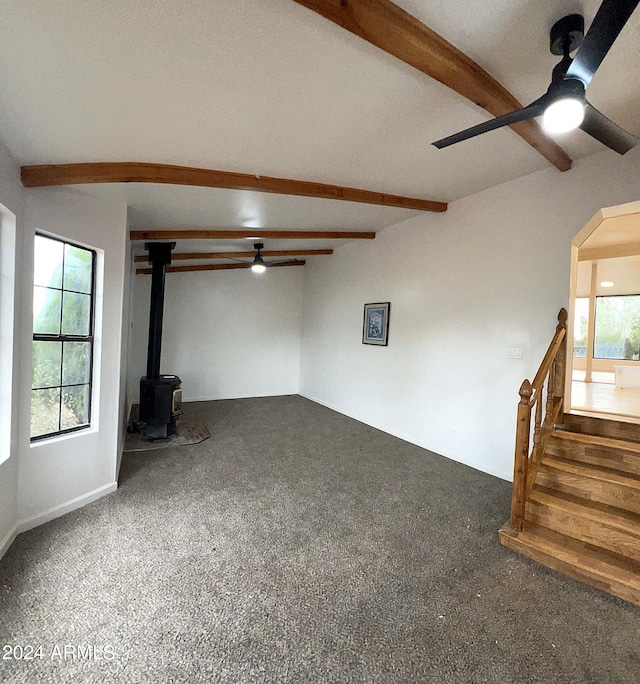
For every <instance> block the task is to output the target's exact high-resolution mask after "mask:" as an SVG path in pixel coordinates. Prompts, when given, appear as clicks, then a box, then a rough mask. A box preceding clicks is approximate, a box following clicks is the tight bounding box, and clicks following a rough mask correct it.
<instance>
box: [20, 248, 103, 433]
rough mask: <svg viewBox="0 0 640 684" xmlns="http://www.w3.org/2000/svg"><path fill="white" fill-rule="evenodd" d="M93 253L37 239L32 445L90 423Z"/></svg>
mask: <svg viewBox="0 0 640 684" xmlns="http://www.w3.org/2000/svg"><path fill="white" fill-rule="evenodd" d="M95 256H96V255H95V252H94V251H92V250H90V249H86V248H84V247H80V246H78V245H74V244H72V243H70V242H65V241H63V240H60V239H57V238H52V237H48V236H45V235H36V237H35V249H34V269H33V375H32V383H31V439H32V440H34V439H41V438H43V437H51V436H52V435H59V434H62V433H64V432H70V431H72V430H79V429H82V428H85V427H88V426H89V424H90V421H91V377H92V360H93V310H94V306H93V304H94V302H93V291H94V271H95Z"/></svg>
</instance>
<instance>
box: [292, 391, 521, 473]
mask: <svg viewBox="0 0 640 684" xmlns="http://www.w3.org/2000/svg"><path fill="white" fill-rule="evenodd" d="M300 396H301V397H304V398H305V399H309V401H313V402H315V403H316V404H320V405H321V406H326V407H327V408H328V409H331V410H332V411H336V413H341V414H342V415H343V416H347V418H353V420H357V421H358V422H359V423H364V425H368V426H369V427H372V428H375V429H376V430H380V432H385V433H386V434H388V435H391V436H392V437H397V438H398V439H401V440H403V441H404V442H409V444H415V445H416V446H419V447H420V448H421V449H426V450H427V451H431V452H432V453H434V454H438V455H439V456H444V458H448V459H449V460H450V461H455V462H456V463H462V464H463V465H466V466H468V467H469V468H473V469H474V470H479V471H481V472H483V473H487V475H493V477H497V478H498V479H500V480H506V481H507V482H510V481H511V478H510V477H505V475H504V473H500V472H498V471H492V470H491V469H489V468H486V467H483V468H480V467H479V466H478V464H477V463H472V462H470V461H465V460H463V459H461V458H457V457H456V456H453V455H451V454H445V453H442V452H441V451H439V450H438V449H434V448H433V447H431V446H430V445H428V444H425V443H422V442H418V441H416V440H415V439H414V438H412V437H410V436H409V435H405V434H404V433H401V432H391V431H390V430H385V429H383V428H381V427H380V426H379V425H374V424H373V423H370V422H369V421H367V420H364V419H363V418H362V417H360V416H357V415H355V414H352V413H347V412H346V411H344V410H342V409H340V408H338V407H337V406H334V405H333V404H330V403H329V402H327V401H323V400H322V399H318V398H317V397H314V396H311V395H310V394H304V393H303V392H300Z"/></svg>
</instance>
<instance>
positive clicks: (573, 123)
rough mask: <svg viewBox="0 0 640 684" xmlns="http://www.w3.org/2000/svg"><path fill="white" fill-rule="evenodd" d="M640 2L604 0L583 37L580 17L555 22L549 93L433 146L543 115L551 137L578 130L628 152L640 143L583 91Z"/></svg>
mask: <svg viewBox="0 0 640 684" xmlns="http://www.w3.org/2000/svg"><path fill="white" fill-rule="evenodd" d="M639 2H640V0H603V2H602V4H601V5H600V9H599V10H598V12H597V14H596V16H595V18H594V20H593V22H592V24H591V27H590V28H589V31H588V32H587V35H586V36H585V35H584V19H583V17H582V16H581V15H579V14H570V15H569V16H566V17H563V18H562V19H560V20H559V21H557V22H556V23H555V24H554V25H553V26H552V28H551V46H550V49H551V52H552V53H553V54H554V55H562V60H561V61H560V62H559V63H558V64H557V65H556V66H555V67H554V69H553V76H552V80H551V85H550V86H549V89H548V90H547V92H546V93H545V94H544V95H543V96H542V97H540V98H538V99H537V100H535V101H534V102H532V103H531V104H530V105H528V106H527V107H523V108H522V109H518V110H516V111H515V112H510V113H509V114H504V115H502V116H498V117H496V118H495V119H491V120H490V121H486V122H484V123H481V124H478V125H477V126H472V127H471V128H467V129H466V130H464V131H460V132H459V133H455V134H454V135H450V136H448V137H446V138H442V139H441V140H437V141H436V142H434V143H433V145H435V146H436V147H437V148H439V149H442V148H444V147H449V145H455V144H456V143H459V142H462V141H463V140H468V139H469V138H474V137H475V136H477V135H481V134H482V133H487V132H488V131H493V130H495V129H497V128H502V127H503V126H510V125H511V124H515V123H518V122H519V121H526V120H527V119H533V118H535V117H537V116H542V117H543V128H545V130H547V131H548V132H549V133H563V132H566V131H570V130H573V129H575V128H578V127H579V128H581V129H582V130H583V131H584V132H585V133H588V134H589V135H590V136H592V137H593V138H595V139H596V140H599V141H600V142H601V143H603V144H604V145H606V146H607V147H609V148H611V149H612V150H614V151H616V152H618V153H619V154H625V152H628V151H629V150H630V149H631V148H632V147H634V146H635V145H637V144H638V142H640V141H638V139H637V138H635V137H634V136H632V135H631V134H630V133H627V131H625V130H624V129H622V128H620V126H618V125H617V124H615V123H613V121H611V120H609V119H608V118H607V117H606V116H605V115H604V114H602V113H601V112H600V111H598V110H597V109H596V108H595V107H594V106H593V105H591V104H590V103H589V101H588V100H587V98H586V95H585V91H586V88H587V86H588V85H589V83H591V79H592V78H593V75H594V74H595V73H596V71H597V69H598V67H599V66H600V64H601V63H602V61H603V60H604V58H605V56H606V55H607V53H608V52H609V50H610V49H611V46H612V45H613V43H614V42H615V40H616V38H617V37H618V35H619V34H620V31H622V29H623V27H624V25H625V24H626V23H627V20H628V19H629V17H630V16H631V14H632V13H633V11H634V10H635V8H636V7H637V5H638V3H639ZM576 49H577V50H578V52H577V54H576V56H575V57H574V58H573V59H572V58H571V57H570V53H571V52H573V51H574V50H576Z"/></svg>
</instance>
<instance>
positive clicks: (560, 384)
mask: <svg viewBox="0 0 640 684" xmlns="http://www.w3.org/2000/svg"><path fill="white" fill-rule="evenodd" d="M567 318H569V314H568V313H567V310H566V309H565V308H564V307H563V308H562V309H560V313H558V325H557V327H556V333H559V332H560V331H561V330H564V337H563V338H562V342H561V343H560V347H559V348H558V353H557V354H556V358H555V364H554V365H555V370H554V377H553V384H554V387H553V394H554V395H555V396H556V397H560V398H561V399H564V383H565V380H566V373H567Z"/></svg>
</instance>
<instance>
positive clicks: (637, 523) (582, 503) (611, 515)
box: [530, 485, 640, 537]
mask: <svg viewBox="0 0 640 684" xmlns="http://www.w3.org/2000/svg"><path fill="white" fill-rule="evenodd" d="M530 501H533V502H535V503H538V504H541V505H544V506H550V507H552V508H555V509H559V510H562V511H564V512H567V513H571V514H573V515H577V516H580V517H583V518H585V519H588V520H592V521H595V522H598V523H602V524H604V525H607V526H608V527H612V528H615V529H617V530H620V531H623V532H626V533H628V534H631V535H634V536H636V537H640V514H638V513H633V512H632V511H627V510H624V509H622V508H618V507H616V506H611V505H609V504H605V503H600V502H599V501H593V500H592V499H584V498H582V497H579V496H575V495H573V494H568V493H566V492H561V491H559V490H556V489H551V488H548V487H542V486H540V485H536V486H535V487H534V488H533V489H532V491H531V496H530Z"/></svg>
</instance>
